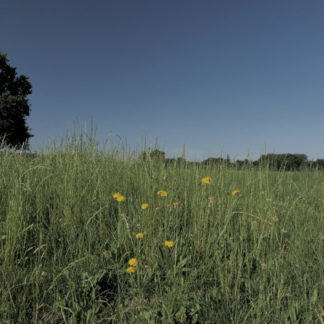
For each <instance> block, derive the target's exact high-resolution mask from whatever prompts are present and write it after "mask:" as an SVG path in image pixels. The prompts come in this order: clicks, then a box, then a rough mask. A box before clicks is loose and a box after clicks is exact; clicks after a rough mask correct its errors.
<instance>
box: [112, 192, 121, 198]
mask: <svg viewBox="0 0 324 324" xmlns="http://www.w3.org/2000/svg"><path fill="white" fill-rule="evenodd" d="M112 196H113V197H114V198H115V199H116V198H117V197H119V196H120V193H119V192H115V193H114V194H113V195H112Z"/></svg>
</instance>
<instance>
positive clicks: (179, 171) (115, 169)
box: [0, 138, 324, 324]
mask: <svg viewBox="0 0 324 324" xmlns="http://www.w3.org/2000/svg"><path fill="white" fill-rule="evenodd" d="M206 176H208V177H211V178H212V183H211V184H204V183H202V182H201V181H200V179H201V178H203V177H206ZM236 189H237V190H240V193H239V194H237V195H235V196H233V195H232V194H231V192H232V191H233V190H236ZM159 190H165V191H167V192H168V195H167V196H166V197H161V196H158V195H157V194H156V193H157V191H159ZM0 191H1V192H0V222H1V223H0V239H1V241H0V242H1V243H0V244H1V252H0V253H1V254H0V260H1V277H0V283H1V286H0V287H1V297H0V298H1V299H0V322H1V323H258V324H259V323H323V322H324V257H323V255H324V253H323V251H324V200H323V197H324V173H322V172H319V171H302V172H273V171H270V170H268V169H258V170H256V169H254V170H253V169H245V170H239V171H238V170H233V169H228V168H227V167H225V166H219V167H214V168H206V167H199V166H190V165H186V164H179V165H174V166H167V167H166V166H164V165H163V164H162V163H158V162H154V161H149V160H147V161H145V162H143V161H140V160H139V159H138V158H136V156H135V155H134V154H128V153H127V152H126V151H125V149H124V148H121V149H119V148H118V147H113V148H111V149H110V150H108V151H106V152H105V153H104V154H103V153H99V151H98V147H97V145H96V144H95V142H94V141H92V140H89V141H87V142H86V143H84V141H83V146H82V150H80V146H79V144H78V141H77V138H74V139H73V138H72V139H71V140H70V141H67V142H66V143H63V144H62V145H61V146H57V147H52V148H51V149H48V150H47V152H46V154H40V155H38V156H37V157H35V158H33V159H29V158H28V157H24V156H16V155H13V154H9V153H6V154H2V155H1V158H0ZM116 192H120V193H121V194H122V195H124V196H125V198H126V199H125V201H122V202H118V201H117V200H116V199H114V198H113V197H112V194H113V193H116ZM142 203H148V204H149V207H148V208H147V209H141V204H142ZM173 203H176V204H173ZM137 233H143V234H144V237H143V238H136V236H135V235H136V234H137ZM165 241H173V242H174V246H173V247H167V246H165V245H164V242H165ZM131 258H136V259H137V261H138V264H137V266H136V268H135V270H136V271H135V272H134V273H127V271H126V269H127V268H128V267H129V265H128V261H129V260H130V259H131Z"/></svg>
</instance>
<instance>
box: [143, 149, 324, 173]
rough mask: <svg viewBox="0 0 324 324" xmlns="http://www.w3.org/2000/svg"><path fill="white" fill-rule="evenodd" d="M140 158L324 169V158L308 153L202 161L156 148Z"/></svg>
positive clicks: (209, 164) (239, 166)
mask: <svg viewBox="0 0 324 324" xmlns="http://www.w3.org/2000/svg"><path fill="white" fill-rule="evenodd" d="M140 160H142V161H151V162H153V163H155V162H159V163H161V162H162V163H164V164H165V165H166V166H168V165H196V166H206V167H219V166H226V167H231V168H235V169H246V168H258V167H267V168H269V169H271V170H277V171H298V170H305V169H319V170H324V159H317V160H314V161H313V160H308V157H307V155H306V154H297V153H295V154H292V153H284V154H274V153H271V154H262V155H261V156H260V157H259V159H257V160H249V159H245V160H236V161H231V159H230V158H229V156H227V157H226V158H223V157H210V158H208V159H205V160H203V161H201V162H193V161H188V160H186V159H185V158H184V157H178V158H166V157H165V152H163V151H161V150H158V149H154V150H151V151H150V150H149V151H145V152H142V153H141V154H140Z"/></svg>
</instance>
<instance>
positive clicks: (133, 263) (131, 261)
mask: <svg viewBox="0 0 324 324" xmlns="http://www.w3.org/2000/svg"><path fill="white" fill-rule="evenodd" d="M128 264H129V265H130V266H133V267H136V266H137V259H136V258H131V259H129V261H128Z"/></svg>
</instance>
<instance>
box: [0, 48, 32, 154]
mask: <svg viewBox="0 0 324 324" xmlns="http://www.w3.org/2000/svg"><path fill="white" fill-rule="evenodd" d="M31 93H32V85H31V84H30V82H29V81H28V78H27V77H26V76H25V75H20V76H18V75H17V72H16V68H15V67H12V66H10V65H9V63H8V59H7V56H6V54H4V53H1V52H0V137H1V138H4V144H5V145H6V146H8V147H17V146H18V147H20V146H21V145H23V144H24V148H28V146H29V145H28V141H29V138H30V137H32V136H33V135H32V134H30V132H29V128H28V127H27V125H26V117H27V116H29V114H30V105H29V102H28V99H27V98H26V97H27V96H28V95H30V94H31Z"/></svg>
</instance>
